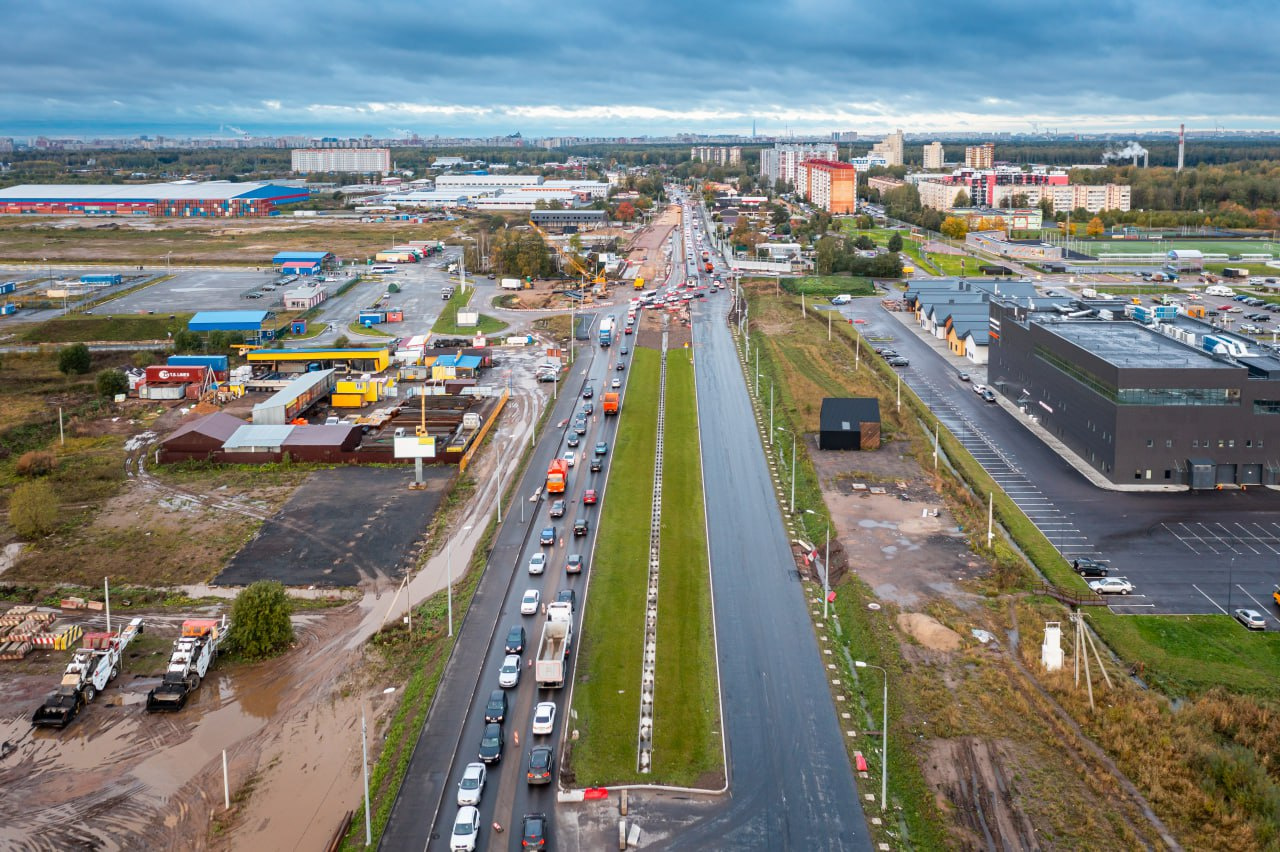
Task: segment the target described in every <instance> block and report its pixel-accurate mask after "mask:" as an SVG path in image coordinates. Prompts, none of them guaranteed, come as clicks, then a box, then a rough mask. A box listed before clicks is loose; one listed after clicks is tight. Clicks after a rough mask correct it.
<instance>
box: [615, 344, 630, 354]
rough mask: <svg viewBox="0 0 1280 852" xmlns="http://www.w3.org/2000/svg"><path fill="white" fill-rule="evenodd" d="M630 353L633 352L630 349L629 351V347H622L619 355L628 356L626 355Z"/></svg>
mask: <svg viewBox="0 0 1280 852" xmlns="http://www.w3.org/2000/svg"><path fill="white" fill-rule="evenodd" d="M630 351H631V350H630V349H628V348H627V347H625V346H624V347H622V348H621V349H619V350H618V354H619V355H626V354H627V353H628V352H630Z"/></svg>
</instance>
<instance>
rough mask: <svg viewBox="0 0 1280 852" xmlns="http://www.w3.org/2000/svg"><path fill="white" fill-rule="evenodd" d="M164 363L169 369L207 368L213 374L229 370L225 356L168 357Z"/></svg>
mask: <svg viewBox="0 0 1280 852" xmlns="http://www.w3.org/2000/svg"><path fill="white" fill-rule="evenodd" d="M166 363H167V364H168V365H169V366H170V367H208V368H209V369H210V370H213V371H214V372H215V373H225V372H227V371H228V370H229V369H231V366H230V364H229V363H228V359H227V356H226V355H170V356H169V360H168V361H167V362H166Z"/></svg>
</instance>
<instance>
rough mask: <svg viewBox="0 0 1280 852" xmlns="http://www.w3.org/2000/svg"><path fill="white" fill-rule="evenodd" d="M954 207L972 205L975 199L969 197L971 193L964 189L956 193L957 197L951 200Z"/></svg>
mask: <svg viewBox="0 0 1280 852" xmlns="http://www.w3.org/2000/svg"><path fill="white" fill-rule="evenodd" d="M951 206H952V207H972V206H973V199H972V198H970V197H969V193H967V192H965V191H964V190H963V189H962V190H960V191H959V192H957V193H956V197H955V199H954V200H953V201H952V202H951Z"/></svg>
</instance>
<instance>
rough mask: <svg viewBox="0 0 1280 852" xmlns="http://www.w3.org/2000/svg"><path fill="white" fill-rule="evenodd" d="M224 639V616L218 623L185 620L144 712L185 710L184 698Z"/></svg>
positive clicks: (209, 619) (207, 668) (189, 693)
mask: <svg viewBox="0 0 1280 852" xmlns="http://www.w3.org/2000/svg"><path fill="white" fill-rule="evenodd" d="M226 636H227V617H226V616H225V615H224V616H223V617H222V621H218V620H217V619H215V618H189V619H187V620H186V621H184V622H182V635H181V636H179V637H178V638H177V639H175V640H174V642H173V653H172V654H171V655H170V656H169V667H168V668H167V669H165V672H164V680H163V681H162V682H161V683H160V685H159V686H157V687H156V688H155V689H153V690H151V691H150V692H148V693H147V712H148V713H160V712H177V711H178V710H181V709H182V708H183V707H185V706H186V704H187V698H188V697H189V696H190V695H191V693H192V692H195V691H196V690H197V689H199V688H200V681H201V680H202V679H203V678H204V676H205V675H206V674H207V673H208V672H209V667H210V666H211V665H213V660H214V658H215V657H217V656H218V646H219V645H221V644H222V640H223V639H225V638H226Z"/></svg>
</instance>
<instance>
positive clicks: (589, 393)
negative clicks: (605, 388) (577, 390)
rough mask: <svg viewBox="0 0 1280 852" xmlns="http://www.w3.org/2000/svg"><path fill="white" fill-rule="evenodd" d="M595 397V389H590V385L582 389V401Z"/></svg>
mask: <svg viewBox="0 0 1280 852" xmlns="http://www.w3.org/2000/svg"><path fill="white" fill-rule="evenodd" d="M595 395H596V391H595V388H593V387H591V385H587V386H586V387H585V388H583V389H582V398H583V399H591V397H593V396H595Z"/></svg>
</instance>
